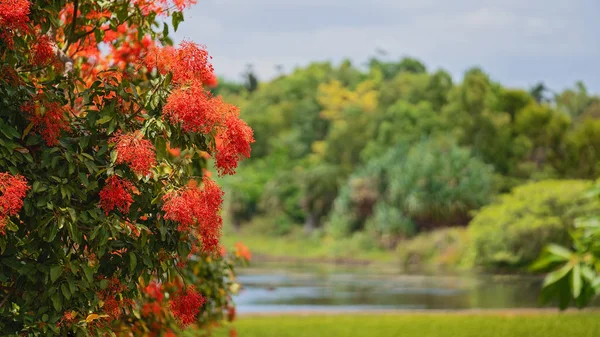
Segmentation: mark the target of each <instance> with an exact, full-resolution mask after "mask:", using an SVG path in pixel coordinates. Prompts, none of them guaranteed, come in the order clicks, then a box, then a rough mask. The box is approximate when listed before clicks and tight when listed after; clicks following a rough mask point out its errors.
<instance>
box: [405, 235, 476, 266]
mask: <svg viewBox="0 0 600 337" xmlns="http://www.w3.org/2000/svg"><path fill="white" fill-rule="evenodd" d="M468 245H469V236H468V231H467V229H466V228H464V227H454V228H443V229H438V230H434V231H432V232H429V233H423V234H420V235H418V236H416V237H414V238H412V239H410V240H407V241H403V242H400V243H399V244H398V247H397V249H396V251H397V253H398V256H399V259H400V261H401V263H402V264H403V266H404V267H405V268H415V267H416V268H419V269H421V268H426V269H427V268H435V269H439V268H441V267H443V268H448V269H457V268H459V267H461V265H462V263H463V260H464V257H465V253H466V251H467V247H468Z"/></svg>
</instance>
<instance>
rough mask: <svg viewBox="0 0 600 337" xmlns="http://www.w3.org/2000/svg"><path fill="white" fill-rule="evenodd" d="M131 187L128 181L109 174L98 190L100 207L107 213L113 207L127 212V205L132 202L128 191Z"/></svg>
mask: <svg viewBox="0 0 600 337" xmlns="http://www.w3.org/2000/svg"><path fill="white" fill-rule="evenodd" d="M132 189H133V184H132V183H131V182H130V181H128V180H124V179H121V178H119V177H118V176H110V177H109V178H108V179H106V185H105V186H104V188H103V189H102V190H101V191H100V207H101V208H102V209H103V210H104V212H105V213H106V214H107V215H108V212H110V211H112V210H113V209H114V208H117V209H119V210H120V211H121V212H122V213H129V207H130V206H131V204H132V203H133V198H132V196H131V193H130V192H131V190H132Z"/></svg>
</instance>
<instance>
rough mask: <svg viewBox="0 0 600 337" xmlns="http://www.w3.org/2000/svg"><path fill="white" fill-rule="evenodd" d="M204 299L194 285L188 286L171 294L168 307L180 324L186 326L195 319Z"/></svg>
mask: <svg viewBox="0 0 600 337" xmlns="http://www.w3.org/2000/svg"><path fill="white" fill-rule="evenodd" d="M205 301H206V299H205V298H204V296H202V295H200V294H199V293H198V292H197V291H196V288H195V287H194V286H189V287H188V288H187V289H184V290H181V291H180V292H179V293H178V294H175V295H174V296H173V299H172V300H170V301H169V308H170V309H171V312H172V313H173V316H175V318H177V320H178V321H179V323H180V324H181V326H183V327H186V326H188V325H190V324H192V323H193V322H194V321H195V320H196V318H197V316H198V314H199V313H200V308H201V307H202V305H203V304H204V302H205Z"/></svg>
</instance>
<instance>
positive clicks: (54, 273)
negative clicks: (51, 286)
mask: <svg viewBox="0 0 600 337" xmlns="http://www.w3.org/2000/svg"><path fill="white" fill-rule="evenodd" d="M63 270H64V268H63V267H62V266H53V267H51V268H50V280H51V281H52V283H54V282H56V280H58V278H59V277H60V275H62V273H63Z"/></svg>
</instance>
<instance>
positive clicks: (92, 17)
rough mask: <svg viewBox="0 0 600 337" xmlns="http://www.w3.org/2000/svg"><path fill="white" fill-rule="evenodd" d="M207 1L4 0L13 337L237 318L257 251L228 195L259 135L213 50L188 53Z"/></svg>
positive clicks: (0, 160)
mask: <svg viewBox="0 0 600 337" xmlns="http://www.w3.org/2000/svg"><path fill="white" fill-rule="evenodd" d="M195 2H196V1H195V0H176V1H171V0H168V1H167V0H162V1H145V0H140V1H135V0H134V1H111V0H94V1H91V0H73V1H66V0H52V1H48V0H40V1H30V0H1V1H0V336H11V337H13V336H29V337H33V336H69V337H74V336H77V337H80V336H103V337H104V336H116V335H117V334H118V335H119V336H152V337H160V336H174V335H175V334H174V331H178V330H179V329H180V328H184V327H187V326H189V325H191V324H195V325H197V326H198V327H201V328H204V329H203V330H202V331H203V332H206V331H207V328H208V327H210V326H211V325H213V324H214V323H215V322H217V321H219V322H220V321H224V320H233V318H234V317H235V306H234V304H233V301H232V296H233V295H234V294H235V293H236V291H237V290H236V289H238V288H239V285H238V284H237V281H236V279H235V272H234V264H235V263H238V262H242V261H245V260H247V259H248V258H249V254H248V252H247V249H245V247H243V246H242V245H238V246H237V250H236V251H233V252H231V251H230V252H229V253H227V252H226V251H225V250H224V249H223V248H222V247H221V245H220V237H221V227H222V218H221V214H220V210H221V205H222V201H223V192H222V190H221V189H220V187H219V186H218V185H217V184H216V182H215V181H214V180H213V179H211V174H210V173H211V172H210V171H208V169H207V167H208V166H207V158H208V157H213V158H214V159H215V160H214V164H215V165H214V170H216V171H218V172H219V174H221V175H223V174H233V173H234V172H235V169H236V167H237V164H238V161H239V160H241V159H242V157H248V156H250V145H251V143H252V142H253V136H252V129H250V127H248V125H247V124H246V123H245V122H244V121H243V120H242V119H240V116H239V109H238V108H237V107H236V106H234V105H232V104H229V103H226V102H225V101H224V100H222V98H221V97H218V96H214V95H212V94H211V92H210V88H211V87H213V86H214V84H215V79H216V77H215V75H214V73H213V67H212V65H211V63H210V56H209V54H208V52H207V51H206V49H205V48H204V47H202V46H200V45H197V44H195V43H193V42H189V41H185V42H182V43H181V44H179V45H178V46H177V47H174V46H172V41H171V39H170V38H169V30H176V29H177V27H178V25H179V23H180V22H181V21H182V20H183V14H182V11H183V10H184V9H187V8H188V7H189V6H191V5H193V4H194V3H195Z"/></svg>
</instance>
